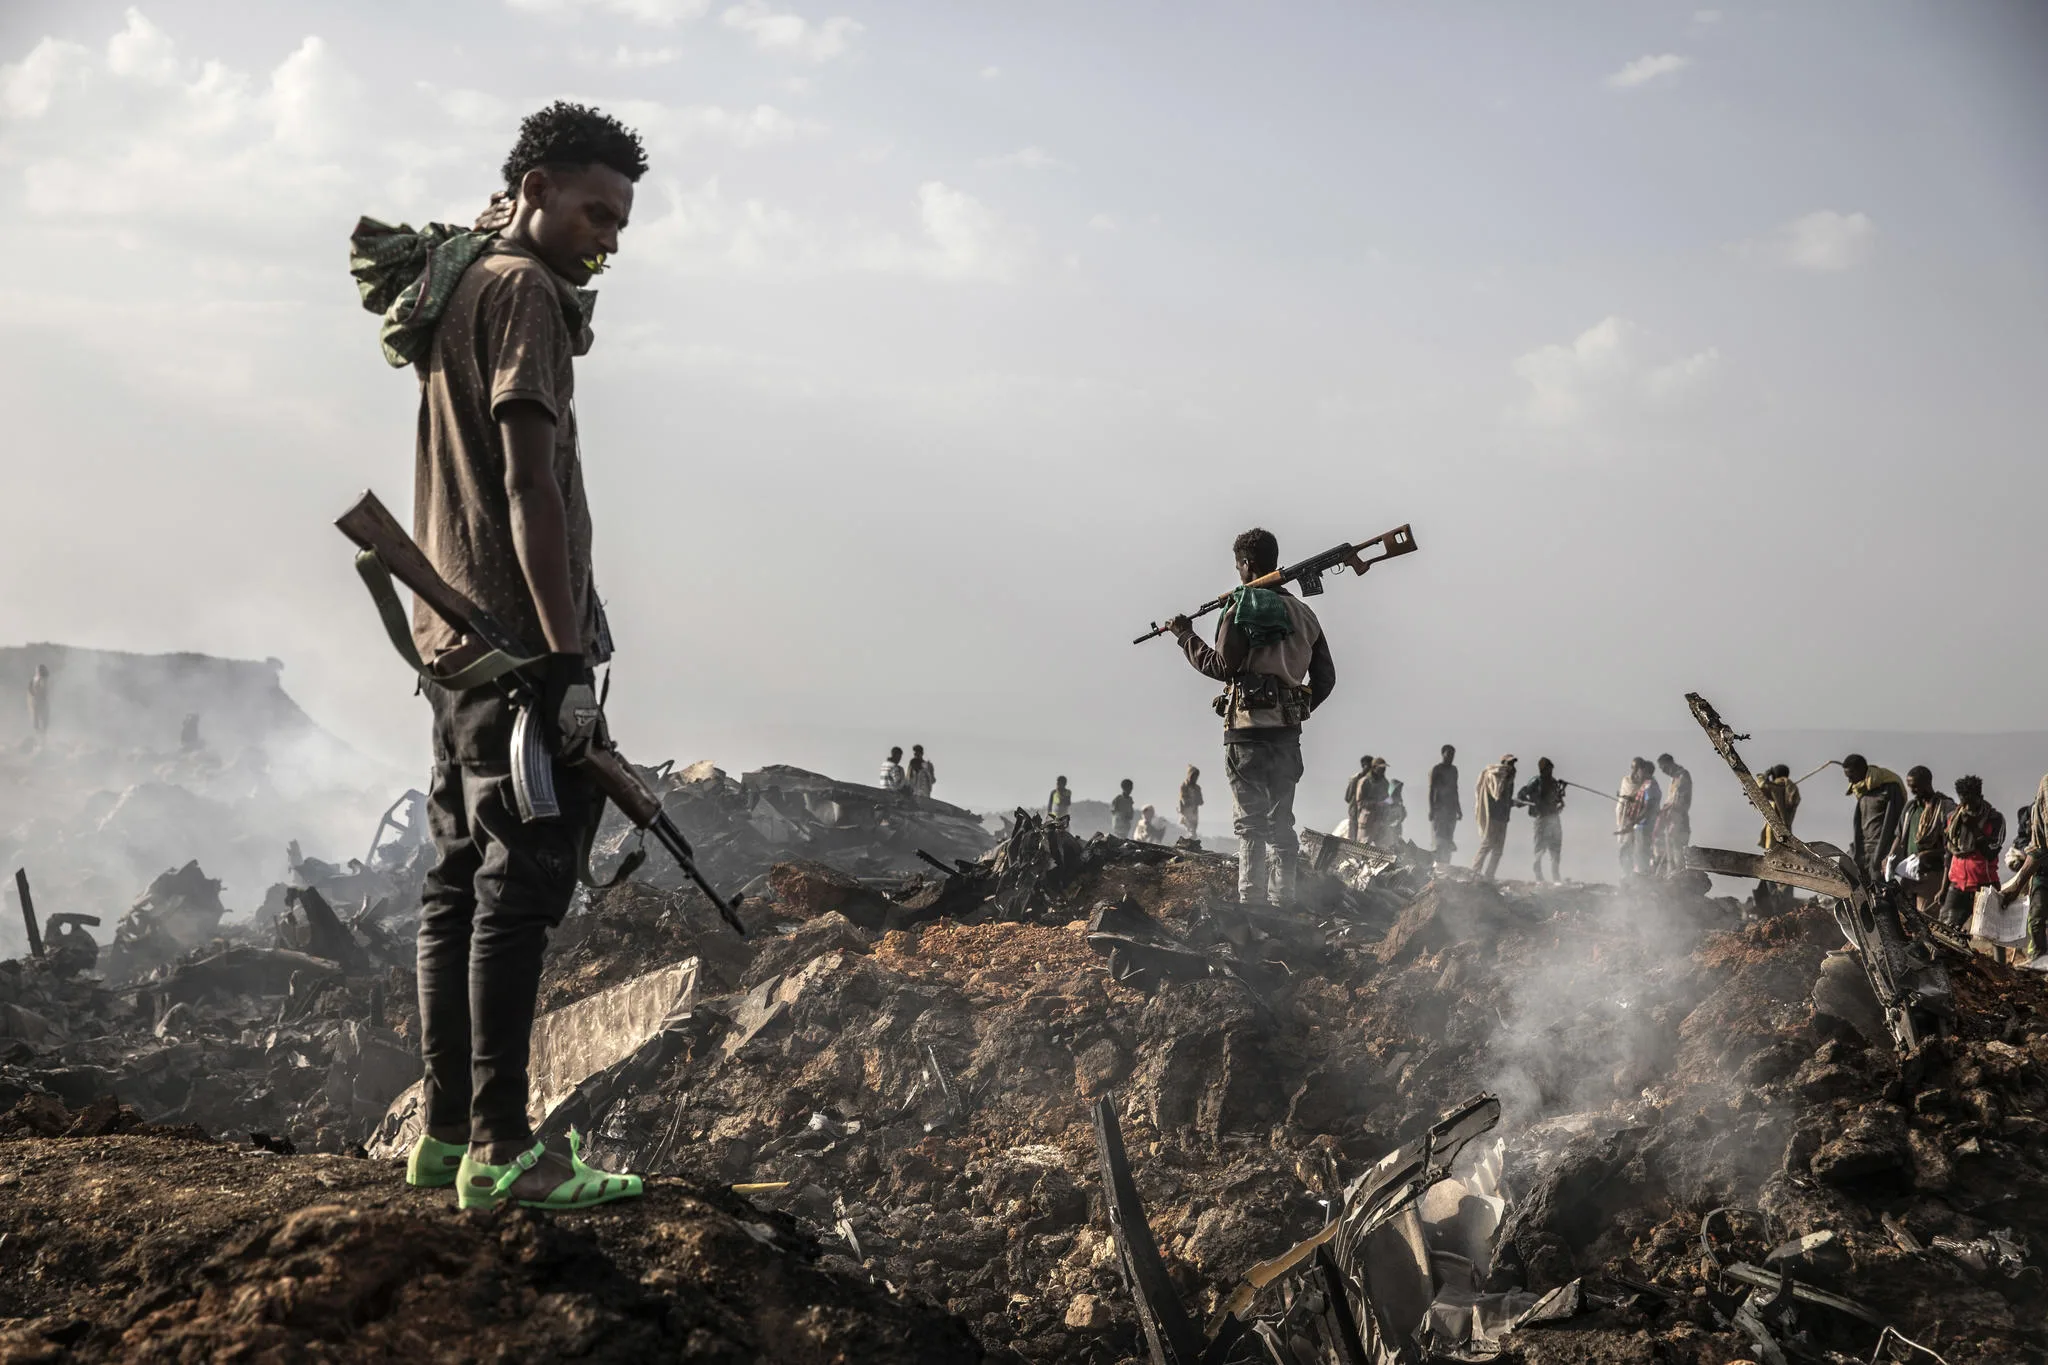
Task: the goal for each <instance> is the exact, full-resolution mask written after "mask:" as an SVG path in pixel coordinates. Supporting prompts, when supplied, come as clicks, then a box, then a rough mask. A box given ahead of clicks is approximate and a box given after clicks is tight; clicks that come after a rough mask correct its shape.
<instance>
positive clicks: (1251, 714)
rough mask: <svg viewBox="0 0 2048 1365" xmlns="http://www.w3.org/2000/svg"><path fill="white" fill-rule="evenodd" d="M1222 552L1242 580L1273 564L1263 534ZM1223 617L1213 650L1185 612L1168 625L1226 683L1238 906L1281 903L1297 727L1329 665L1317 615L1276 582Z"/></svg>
mask: <svg viewBox="0 0 2048 1365" xmlns="http://www.w3.org/2000/svg"><path fill="white" fill-rule="evenodd" d="M1230 548H1231V552H1232V554H1233V555H1234V556H1235V557H1236V560H1237V577H1238V581H1239V582H1240V583H1250V582H1251V581H1252V580H1253V579H1255V578H1258V577H1260V576H1261V575H1264V574H1268V573H1272V572H1273V571H1274V570H1275V569H1277V568H1279V567H1280V542H1279V540H1278V539H1277V538H1276V537H1275V536H1274V535H1273V533H1272V532H1271V531H1264V530H1257V529H1254V530H1250V531H1246V532H1245V533H1244V534H1243V535H1241V536H1239V537H1238V538H1237V539H1236V541H1235V542H1233V543H1232V545H1231V547H1230ZM1221 617H1222V619H1221V620H1220V621H1219V623H1218V624H1217V627H1216V642H1215V644H1214V645H1213V646H1211V645H1206V644H1203V643H1202V641H1201V639H1200V638H1199V637H1197V636H1196V634H1195V629H1194V623H1193V622H1192V621H1191V620H1189V618H1187V617H1186V616H1176V617H1174V618H1173V619H1172V620H1171V621H1169V622H1168V623H1167V629H1168V630H1169V631H1171V632H1172V634H1173V638H1174V639H1176V640H1178V641H1179V642H1180V647H1181V649H1182V651H1183V652H1184V653H1185V654H1186V655H1187V659H1188V662H1189V663H1190V664H1192V665H1194V667H1195V670H1196V671H1197V672H1199V673H1201V674H1203V675H1204V676H1205V677H1210V678H1214V679H1216V680H1217V681H1219V682H1222V683H1225V684H1228V687H1227V690H1226V691H1225V692H1224V694H1223V695H1222V696H1221V697H1218V698H1217V699H1216V709H1217V711H1218V713H1219V714H1221V715H1222V717H1223V755H1224V767H1225V769H1226V770H1227V772H1228V774H1229V777H1230V795H1231V799H1232V802H1233V804H1234V805H1235V807H1236V809H1235V811H1234V817H1235V819H1234V828H1235V830H1236V832H1237V839H1238V844H1237V895H1238V900H1239V901H1240V902H1241V903H1243V904H1246V905H1261V904H1267V903H1269V902H1270V903H1272V904H1276V905H1285V904H1287V903H1288V902H1290V901H1291V900H1293V898H1294V867H1295V861H1296V859H1297V858H1298V857H1299V855H1300V852H1301V849H1300V845H1299V843H1298V842H1297V840H1296V836H1295V832H1294V788H1295V785H1296V784H1297V783H1299V782H1300V781H1301V771H1302V764H1301V726H1302V722H1303V721H1305V720H1307V719H1308V716H1309V713H1310V712H1312V711H1314V710H1315V708H1316V707H1318V706H1321V705H1322V704H1323V700H1324V699H1325V698H1326V697H1328V696H1329V695H1330V692H1331V689H1333V688H1334V687H1336V685H1337V666H1336V664H1335V663H1333V662H1332V661H1331V658H1330V646H1329V642H1328V641H1327V640H1325V639H1324V638H1323V627H1322V624H1321V623H1320V622H1319V621H1317V620H1316V615H1315V613H1314V612H1312V611H1310V610H1309V609H1308V607H1307V606H1306V605H1305V604H1303V603H1302V601H1301V600H1300V599H1299V598H1297V597H1295V596H1294V595H1293V594H1292V593H1290V592H1288V591H1287V589H1286V587H1285V586H1284V585H1282V586H1280V587H1277V588H1248V587H1241V588H1238V589H1236V590H1235V592H1234V593H1233V594H1232V599H1231V602H1230V605H1229V606H1227V607H1225V608H1224V609H1223V611H1222V613H1221Z"/></svg>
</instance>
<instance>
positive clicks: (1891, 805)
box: [1842, 754, 1906, 886]
mask: <svg viewBox="0 0 2048 1365" xmlns="http://www.w3.org/2000/svg"><path fill="white" fill-rule="evenodd" d="M1842 775H1843V776H1845V777H1847V778H1848V779H1849V791H1848V795H1850V796H1853V797H1855V798H1856V815H1855V828H1854V829H1853V830H1852V831H1851V832H1850V837H1849V856H1850V857H1851V858H1852V859H1854V860H1855V863H1856V865H1857V866H1858V867H1860V868H1862V869H1863V875H1864V876H1865V877H1867V878H1868V879H1869V880H1870V884H1871V885H1872V886H1875V885H1877V884H1878V883H1879V882H1881V881H1883V880H1884V860H1885V855H1886V854H1888V853H1890V852H1891V847H1892V841H1893V840H1895V839H1896V838H1898V834H1899V815H1900V813H1901V812H1902V811H1904V810H1905V808H1906V784H1905V783H1903V782H1901V781H1899V775H1898V774H1897V773H1895V772H1893V771H1892V770H1891V769H1890V768H1880V767H1878V766H1877V765H1876V764H1875V763H1872V762H1870V761H1869V760H1868V759H1866V758H1864V757H1863V755H1862V754H1850V755H1849V756H1848V757H1847V758H1845V759H1843V760H1842Z"/></svg>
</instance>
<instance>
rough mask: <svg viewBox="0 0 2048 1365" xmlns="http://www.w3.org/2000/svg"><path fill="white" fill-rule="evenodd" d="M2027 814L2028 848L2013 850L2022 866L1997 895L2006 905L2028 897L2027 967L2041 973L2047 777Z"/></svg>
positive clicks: (2047, 962)
mask: <svg viewBox="0 0 2048 1365" xmlns="http://www.w3.org/2000/svg"><path fill="white" fill-rule="evenodd" d="M2027 815H2028V819H2027V831H2026V842H2025V846H2024V847H2022V848H2018V849H2015V850H2014V851H2015V852H2017V853H2018V854H2019V855H2020V860H2019V866H2018V867H2016V868H2014V869H2013V875H2012V880H2011V881H2008V882H2007V883H2006V884H2005V885H2003V886H2001V887H2000V888H1999V889H1998V892H1999V898H2000V900H2001V901H2003V902H2004V903H2005V904H2007V905H2010V904H2012V902H2013V900H2014V899H2015V898H2016V897H2019V896H2022V895H2024V896H2026V897H2027V898H2028V900H2027V952H2028V954H2029V955H2030V961H2029V963H2028V965H2029V966H2031V967H2033V968H2034V969H2035V970H2037V971H2039V970H2048V886H2044V885H2043V882H2044V880H2048V879H2044V878H2043V877H2042V876H2041V873H2042V871H2043V868H2044V864H2048V776H2044V777H2043V778H2042V779H2041V785H2040V786H2039V787H2038V788H2037V789H2036V790H2035V792H2034V805H2033V809H2032V810H2030V811H2029V812H2028V813H2027Z"/></svg>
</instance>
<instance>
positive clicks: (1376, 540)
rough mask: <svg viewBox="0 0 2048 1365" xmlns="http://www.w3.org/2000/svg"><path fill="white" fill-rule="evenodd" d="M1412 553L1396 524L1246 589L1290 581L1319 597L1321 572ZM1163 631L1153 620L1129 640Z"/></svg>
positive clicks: (1206, 609) (1212, 604)
mask: <svg viewBox="0 0 2048 1365" xmlns="http://www.w3.org/2000/svg"><path fill="white" fill-rule="evenodd" d="M1373 546H1378V547H1379V550H1380V552H1379V553H1378V554H1376V555H1374V556H1373V557H1372V558H1370V559H1362V558H1360V557H1359V556H1360V552H1361V551H1363V550H1368V549H1371V548H1372V547H1373ZM1413 553H1415V533H1414V532H1413V531H1411V530H1409V529H1408V528H1407V527H1406V526H1396V527H1395V528H1394V529H1393V530H1391V531H1387V532H1385V533H1383V534H1381V535H1376V536H1373V537H1372V538H1371V539H1369V540H1361V541H1359V542H1358V543H1357V544H1356V545H1337V546H1333V547H1331V548H1330V549H1327V550H1325V551H1323V552H1322V553H1321V554H1319V555H1310V556H1309V557H1308V558H1307V559H1304V560H1302V561H1301V563H1299V564H1290V565H1288V566H1287V567H1286V568H1284V569H1275V570H1273V572H1271V573H1269V574H1266V575H1264V576H1262V577H1259V578H1254V579H1253V580H1252V581H1251V582H1249V583H1246V584H1245V585H1244V586H1245V587H1247V588H1277V587H1280V586H1282V585H1283V584H1287V583H1292V584H1294V585H1295V586H1296V587H1298V588H1300V589H1301V595H1302V596H1303V597H1319V596H1321V595H1322V591H1323V575H1324V574H1326V573H1331V572H1334V571H1335V570H1338V569H1346V568H1348V569H1350V570H1351V572H1353V573H1355V574H1362V573H1364V572H1365V571H1366V570H1367V569H1370V568H1371V567H1372V566H1373V565H1375V564H1377V563H1379V562H1380V561H1381V560H1386V559H1393V558H1395V557H1397V556H1399V555H1406V554H1413ZM1236 591H1237V590H1236V589H1235V588H1233V589H1231V591H1230V592H1227V593H1224V594H1223V595H1222V596H1221V597H1218V598H1214V599H1212V600H1210V601H1207V602H1204V603H1203V604H1202V605H1201V606H1199V607H1197V608H1196V609H1195V610H1193V611H1191V612H1189V613H1188V618H1189V619H1190V620H1193V619H1194V618H1196V617H1200V616H1207V615H1208V614H1209V613H1210V612H1212V611H1218V610H1220V609H1222V608H1224V607H1227V606H1229V605H1230V599H1231V598H1232V597H1233V596H1234V595H1235V594H1236ZM1166 631H1167V627H1166V626H1164V625H1161V624H1160V623H1159V622H1157V621H1154V622H1153V623H1152V629H1150V630H1148V631H1146V632H1145V633H1144V634H1143V635H1140V636H1139V637H1138V638H1137V639H1135V640H1133V641H1131V643H1132V644H1134V645H1142V644H1144V643H1145V642H1146V641H1147V640H1150V639H1153V638H1155V637H1157V636H1161V635H1164V634H1166Z"/></svg>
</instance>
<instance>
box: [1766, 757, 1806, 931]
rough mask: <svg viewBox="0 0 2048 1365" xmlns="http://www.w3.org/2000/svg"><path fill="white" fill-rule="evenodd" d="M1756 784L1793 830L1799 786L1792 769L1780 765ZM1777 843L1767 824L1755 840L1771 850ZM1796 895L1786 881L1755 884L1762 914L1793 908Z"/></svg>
mask: <svg viewBox="0 0 2048 1365" xmlns="http://www.w3.org/2000/svg"><path fill="white" fill-rule="evenodd" d="M1757 785H1758V786H1759V787H1761V788H1762V789H1763V796H1764V800H1766V801H1768V802H1770V804H1771V808H1772V809H1773V810H1775V811H1777V813H1778V815H1779V817H1780V818H1781V819H1783V820H1784V822H1785V828H1786V829H1788V830H1789V829H1791V828H1792V820H1793V818H1794V817H1795V816H1797V815H1798V814H1799V784H1798V783H1797V782H1794V781H1793V780H1792V769H1791V768H1790V767H1788V766H1786V765H1785V764H1783V763H1779V764H1777V765H1775V766H1774V767H1772V768H1770V769H1768V770H1767V771H1766V772H1765V773H1764V775H1763V777H1762V778H1760V779H1759V780H1758V782H1757ZM1776 842H1777V839H1776V837H1775V836H1773V835H1772V833H1771V827H1770V826H1769V825H1768V824H1766V825H1765V826H1764V827H1763V832H1762V833H1761V834H1759V835H1757V837H1756V846H1757V847H1758V848H1761V849H1765V850H1769V849H1770V848H1771V846H1772V845H1773V844H1775V843H1776ZM1794 899H1795V894H1794V892H1793V890H1792V888H1791V887H1789V886H1787V885H1785V884H1784V883H1783V882H1758V883H1757V885H1756V908H1757V910H1758V911H1759V912H1760V913H1765V914H1769V913H1774V912H1778V911H1783V910H1789V909H1791V908H1792V902H1793V900H1794Z"/></svg>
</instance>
